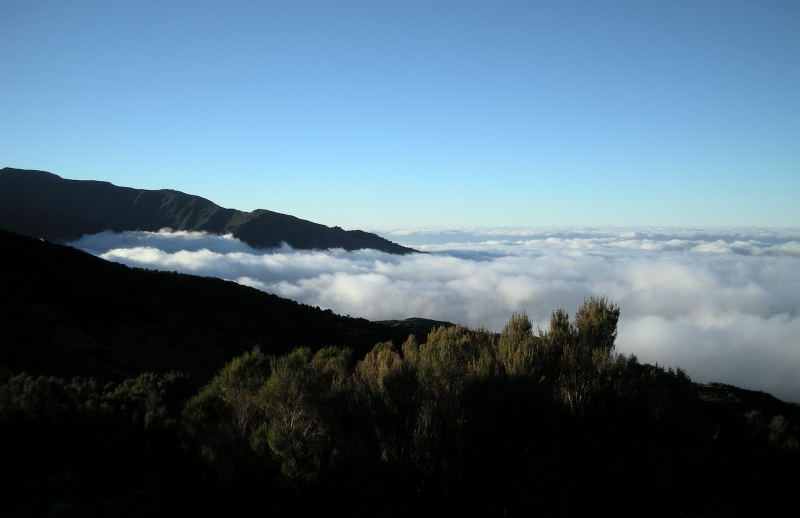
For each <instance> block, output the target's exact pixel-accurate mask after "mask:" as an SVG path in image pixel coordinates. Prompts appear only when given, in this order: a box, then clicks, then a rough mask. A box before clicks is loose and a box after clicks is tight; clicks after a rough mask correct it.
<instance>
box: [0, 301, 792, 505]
mask: <svg viewBox="0 0 800 518" xmlns="http://www.w3.org/2000/svg"><path fill="white" fill-rule="evenodd" d="M618 319H619V308H618V307H617V306H616V304H613V303H611V302H609V301H608V300H606V299H603V298H590V299H587V300H586V301H585V302H584V304H583V305H581V307H580V308H579V309H578V311H577V313H576V314H575V318H574V320H570V318H569V315H568V314H567V313H566V312H565V311H563V310H561V309H557V310H555V311H554V312H553V313H552V315H551V317H550V324H549V326H548V327H547V328H546V329H544V330H537V331H536V332H535V331H534V328H533V325H532V323H531V321H530V319H529V318H528V317H527V316H526V315H524V314H515V315H512V317H511V318H510V320H509V322H508V324H507V325H506V326H505V327H504V329H503V330H502V332H501V333H499V334H494V333H491V332H488V331H485V330H480V329H477V330H472V329H466V328H463V327H459V326H454V327H439V328H436V329H434V330H432V331H431V332H430V333H428V334H427V336H426V337H425V338H424V340H420V341H417V339H416V337H414V336H413V335H412V336H409V338H408V339H407V340H406V341H405V342H404V343H403V344H402V345H399V346H398V344H396V343H394V342H391V341H383V342H379V343H377V344H376V345H375V346H374V347H373V348H372V350H370V351H368V352H366V353H365V354H363V356H361V357H360V358H359V357H354V355H353V353H352V351H351V350H349V349H343V348H336V347H324V348H321V349H318V350H316V351H314V350H312V349H311V348H303V347H301V348H296V349H294V350H292V351H291V352H289V353H287V354H284V355H280V356H269V355H267V354H265V353H264V352H263V351H262V350H261V349H260V348H254V349H253V350H251V351H250V352H247V353H245V354H243V355H241V356H239V357H237V358H235V359H233V360H232V361H230V362H229V363H228V364H227V365H225V366H224V367H223V368H222V369H221V370H220V371H219V372H218V373H217V375H216V376H215V377H214V378H213V379H212V380H211V381H210V382H209V383H208V384H206V385H205V386H203V387H202V388H201V389H200V390H199V391H197V392H196V393H195V394H194V395H192V396H191V397H190V396H189V394H188V392H187V391H186V386H187V385H186V382H187V380H186V377H185V376H183V375H180V374H175V373H168V374H162V375H155V374H151V373H146V374H142V375H140V376H137V377H135V378H131V379H128V380H125V381H122V382H120V383H117V384H101V383H98V382H97V381H95V380H92V379H87V378H75V379H72V380H69V381H67V380H63V379H61V378H54V377H46V376H31V375H28V374H25V373H22V374H13V373H12V372H10V371H8V370H3V369H0V425H1V426H3V428H4V430H5V431H6V432H7V434H6V435H7V436H8V437H11V441H6V442H5V444H4V446H3V447H4V448H5V450H4V451H3V452H2V453H4V454H5V456H6V458H8V459H10V461H9V463H8V465H9V466H10V468H11V469H14V470H16V472H18V473H19V474H20V476H19V477H18V480H19V481H20V482H18V483H17V485H16V486H14V487H13V490H12V491H10V492H9V493H8V494H7V495H5V496H6V499H5V500H4V501H5V502H6V504H5V505H6V506H7V507H8V506H10V507H9V508H10V509H12V510H14V511H15V512H17V513H18V514H20V513H24V512H30V513H31V514H43V513H44V512H45V511H48V510H52V509H54V508H56V507H58V506H61V507H58V508H59V509H60V508H63V506H64V505H67V504H69V505H72V506H77V508H78V509H81V510H83V511H86V512H85V513H83V514H102V513H100V512H99V511H97V510H98V509H101V508H102V509H119V505H118V504H119V503H120V502H123V501H125V502H130V501H131V499H133V501H134V502H135V505H132V506H130V505H129V506H128V510H129V511H130V512H131V513H132V514H135V515H154V514H176V513H186V512H193V513H194V514H220V513H222V514H234V515H238V514H244V513H245V512H250V511H252V510H255V509H258V510H259V511H261V512H264V513H267V514H277V515H285V514H321V513H326V514H332V515H348V516H352V515H369V516H381V515H408V514H420V513H422V514H427V513H431V514H433V513H437V514H448V515H450V514H452V515H464V516H521V515H540V516H603V515H609V514H612V513H613V514H615V515H641V514H657V515H663V516H678V515H681V516H717V515H725V516H746V515H753V514H763V513H764V512H768V511H770V510H771V508H772V507H776V506H777V504H776V503H777V502H780V503H783V504H787V503H788V504H792V505H797V503H798V497H797V496H796V491H795V488H796V485H797V483H798V482H800V451H798V440H797V438H798V436H800V433H799V432H800V430H799V429H798V425H799V424H800V411H798V409H797V407H796V406H793V405H788V404H785V403H782V402H779V401H777V400H774V398H770V397H769V396H767V395H759V394H756V393H749V392H747V391H743V390H742V389H735V388H733V387H728V386H721V385H714V384H710V385H698V384H696V383H693V382H692V381H691V379H689V377H688V376H687V375H686V374H685V373H684V372H683V371H681V370H680V369H678V370H672V369H664V368H661V367H659V366H653V365H646V364H641V363H639V361H638V360H637V359H636V358H635V357H632V356H624V355H620V354H618V353H617V352H616V351H615V346H614V341H615V338H616V330H617V322H618ZM12 444H22V445H24V448H23V450H24V451H22V450H20V451H17V450H19V448H16V449H15V448H12V447H11V445H12ZM31 459H34V460H36V461H37V463H36V466H48V467H47V468H46V469H44V471H42V470H41V468H38V467H37V468H32V467H31V466H32V465H31V464H30V462H27V461H30V460H31ZM112 461H113V466H117V468H110V467H109V462H112ZM26 462H27V463H26ZM122 466H124V468H122ZM97 473H104V474H105V475H104V480H100V477H98V476H97V475H96V474H97ZM65 480H71V481H72V482H70V483H69V484H67V483H66V482H65ZM142 481H144V482H142ZM65 484H66V485H65ZM70 484H71V485H70ZM104 484H105V485H104ZM42 487H45V488H48V489H47V491H49V493H48V494H50V495H51V497H48V499H44V500H36V498H35V496H34V495H36V494H38V492H39V489H37V488H42ZM56 488H61V489H56ZM64 488H66V489H64ZM87 488H89V489H87ZM98 488H99V489H98ZM130 488H134V489H133V490H132V491H133V492H131V489H130ZM620 488H624V491H620ZM131 495H135V496H131ZM115 506H116V507H115ZM192 509H193V510H194V511H192ZM773 510H774V509H773ZM108 512H109V513H110V512H111V511H108Z"/></svg>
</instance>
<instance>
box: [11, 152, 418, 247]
mask: <svg viewBox="0 0 800 518" xmlns="http://www.w3.org/2000/svg"><path fill="white" fill-rule="evenodd" d="M0 228H2V229H5V230H10V231H13V232H18V233H21V234H26V235H30V236H35V237H44V238H46V239H49V240H51V241H57V242H65V241H70V240H73V239H77V238H79V237H80V236H81V235H84V234H94V233H97V232H102V231H106V230H110V231H114V232H124V231H133V230H145V231H153V232H156V231H158V230H160V229H162V228H171V229H173V230H193V231H203V232H208V233H211V234H233V236H234V237H236V238H237V239H240V240H241V241H243V242H245V243H247V244H248V245H250V246H252V247H254V248H273V247H278V246H281V243H286V244H288V245H289V246H291V247H292V248H298V249H327V248H343V249H345V250H358V249H364V248H369V249H374V250H380V251H382V252H387V253H390V254H407V253H412V252H416V250H414V249H412V248H408V247H404V246H402V245H399V244H397V243H394V242H392V241H389V240H388V239H384V238H382V237H380V236H378V235H376V234H371V233H369V232H364V231H361V230H344V229H342V228H341V227H338V226H334V227H328V226H326V225H321V224H319V223H313V222H311V221H306V220H303V219H300V218H297V217H295V216H291V215H288V214H281V213H279V212H273V211H270V210H267V209H257V210H254V211H251V212H243V211H239V210H235V209H226V208H223V207H220V206H219V205H217V204H215V203H213V202H212V201H210V200H207V199H206V198H202V197H200V196H194V195H192V194H186V193H184V192H181V191H176V190H173V189H159V190H148V189H135V188H131V187H120V186H116V185H114V184H112V183H109V182H104V181H95V180H69V179H65V178H62V177H60V176H58V175H56V174H53V173H50V172H47V171H37V170H28V169H15V168H11V167H6V168H3V169H2V170H0Z"/></svg>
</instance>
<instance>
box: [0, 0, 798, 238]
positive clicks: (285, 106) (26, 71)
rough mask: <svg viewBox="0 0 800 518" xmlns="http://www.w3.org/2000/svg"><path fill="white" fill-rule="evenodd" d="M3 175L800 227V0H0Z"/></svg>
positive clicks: (527, 220)
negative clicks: (15, 172)
mask: <svg viewBox="0 0 800 518" xmlns="http://www.w3.org/2000/svg"><path fill="white" fill-rule="evenodd" d="M0 66H2V72H3V73H2V80H0V166H11V167H20V168H34V169H43V170H48V171H52V172H54V173H57V174H59V175H61V176H64V177H67V178H85V179H100V180H108V181H111V182H113V183H116V184H118V185H128V186H134V187H144V188H163V187H168V188H175V189H178V190H182V191H185V192H189V193H193V194H199V195H202V196H205V197H207V198H210V199H211V200H213V201H215V202H217V203H219V204H221V205H223V206H228V207H235V208H239V209H248V210H249V209H254V208H268V209H272V210H276V211H280V212H286V213H290V214H294V215H297V216H299V217H303V218H306V219H311V220H314V221H318V222H321V223H326V224H328V225H341V226H344V227H347V228H388V227H414V226H474V225H488V226H498V225H515V226H524V225H695V226H709V225H710V226H715V225H758V226H762V225H767V226H770V225H771V226H799V225H800V2H799V1H797V0H787V1H773V0H752V1H736V0H724V1H702V0H691V1H677V0H672V1H646V0H637V1H629V2H614V1H603V2H600V1H597V2H595V1H580V2H578V1H566V0H561V1H553V2H538V1H526V2H508V1H484V2H470V1H464V0H460V1H453V2H445V1H434V0H427V1H420V2H416V1H410V0H401V1H388V0H387V1H382V0H372V1H363V2H349V1H346V0H336V1H333V0H331V1H319V2H306V1H302V0H292V1H286V2H269V1H260V2H237V1H219V2H201V1H197V0H195V1H191V2H177V1H163V0H162V1H156V2H151V1H143V0H138V1H131V2H122V1H108V0H102V1H97V2H87V1H79V0H71V1H63V0H55V1H38V0H20V1H17V0H0Z"/></svg>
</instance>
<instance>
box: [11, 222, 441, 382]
mask: <svg viewBox="0 0 800 518" xmlns="http://www.w3.org/2000/svg"><path fill="white" fill-rule="evenodd" d="M0 257H1V258H2V268H0V287H1V289H0V297H2V311H0V365H2V366H5V367H8V368H10V369H11V370H12V371H16V372H18V371H22V370H27V371H29V372H33V373H41V374H55V375H60V376H67V377H69V376H77V375H81V376H92V377H95V378H100V379H122V378H125V377H130V376H135V375H138V374H140V373H142V372H145V371H154V372H165V371H168V370H177V371H182V372H186V373H188V374H190V375H191V376H192V377H193V378H196V380H197V382H198V383H204V382H205V381H207V379H208V378H210V376H211V375H212V374H213V373H214V372H216V371H217V370H218V369H219V368H220V367H221V366H222V365H224V364H225V362H227V361H229V360H230V359H231V358H233V357H234V356H236V355H238V354H241V353H243V352H244V351H247V350H249V349H251V348H252V347H253V346H256V345H259V346H260V347H261V348H262V350H264V351H266V352H268V353H274V354H282V353H285V352H287V351H289V350H290V349H291V348H293V347H298V346H306V347H312V348H314V349H317V348H319V347H322V346H325V345H330V344H340V343H348V344H352V345H353V347H355V348H356V349H359V348H360V349H362V350H366V349H367V348H369V347H371V346H372V345H374V344H375V343H376V342H377V341H380V340H387V339H394V340H402V339H405V338H406V337H407V336H408V334H409V332H408V331H409V329H408V328H407V327H404V326H400V327H393V326H390V325H385V324H379V323H374V322H369V321H367V320H365V319H357V318H349V317H343V316H339V315H336V314H334V313H332V312H331V311H323V310H320V309H319V308H315V307H310V306H306V305H303V304H298V303H296V302H293V301H290V300H287V299H283V298H280V297H277V296H275V295H270V294H267V293H264V292H261V291H258V290H256V289H253V288H248V287H245V286H240V285H238V284H236V283H233V282H228V281H223V280H220V279H215V278H208V277H197V276H193V275H184V274H178V273H170V272H156V271H148V270H141V269H136V268H129V267H126V266H123V265H120V264H116V263H111V262H108V261H105V260H102V259H99V258H97V257H94V256H92V255H90V254H87V253H84V252H81V251H79V250H76V249H74V248H71V247H68V246H64V245H57V244H53V243H49V242H46V241H41V240H38V239H33V238H29V237H25V236H20V235H17V234H13V233H10V232H4V231H0ZM433 326H434V324H433V323H430V324H429V325H427V326H425V325H424V323H423V325H421V326H420V323H419V322H416V323H415V326H414V327H415V329H414V330H415V331H417V332H422V333H427V331H429V330H430V329H431V328H432V327H433Z"/></svg>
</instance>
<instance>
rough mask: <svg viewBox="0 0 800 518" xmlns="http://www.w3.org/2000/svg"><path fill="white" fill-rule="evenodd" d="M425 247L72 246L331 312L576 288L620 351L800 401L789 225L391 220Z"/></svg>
mask: <svg viewBox="0 0 800 518" xmlns="http://www.w3.org/2000/svg"><path fill="white" fill-rule="evenodd" d="M385 235H386V237H389V238H390V239H393V240H397V241H400V242H402V244H406V245H410V246H413V247H415V248H417V249H420V250H425V251H427V252H429V253H428V254H412V255H407V256H396V255H390V254H385V253H382V252H376V251H373V250H361V251H356V252H345V251H341V250H332V251H301V250H292V249H290V248H288V247H284V248H281V249H274V250H266V251H265V250H254V249H252V248H250V247H249V246H247V245H246V244H244V243H242V242H240V241H238V240H236V239H234V238H233V237H232V236H213V235H207V234H202V233H193V232H166V231H162V232H158V233H153V232H125V233H122V234H114V233H110V232H104V233H101V234H95V235H92V236H84V237H83V238H81V239H80V240H79V241H76V242H74V243H72V245H73V246H75V247H77V248H81V249H84V250H87V251H90V252H92V253H94V254H96V255H99V256H100V257H103V258H104V259H108V260H111V261H117V262H121V263H124V264H127V265H130V266H138V267H145V268H155V269H162V270H177V271H181V272H187V273H193V274H198V275H207V276H215V277H222V278H225V279H230V280H235V281H236V282H239V283H241V284H246V285H248V286H253V287H256V288H258V289H261V290H264V291H268V292H270V293H275V294H278V295H281V296H284V297H288V298H291V299H294V300H298V301H300V302H304V303H307V304H311V305H315V306H320V307H323V308H330V309H332V310H334V311H336V312H338V313H343V314H350V315H353V316H363V317H366V318H369V319H373V320H378V319H393V318H407V317H412V316H422V317H427V318H434V319H440V320H449V321H452V322H460V323H463V324H466V325H469V326H473V327H475V326H483V327H488V328H490V329H493V330H499V329H500V328H502V326H503V324H504V323H505V322H506V320H507V319H508V317H509V316H510V314H511V313H512V312H517V311H525V312H527V313H528V315H529V316H530V317H531V319H532V320H534V321H535V322H537V323H538V324H539V325H542V326H543V325H544V324H545V323H546V322H547V320H548V318H549V314H550V312H551V311H552V310H553V309H554V308H556V307H562V308H564V309H567V311H570V312H573V311H574V310H575V309H576V308H577V307H578V305H580V303H581V302H582V301H583V299H584V298H585V297H587V296H591V295H605V296H608V297H610V298H611V299H613V300H615V301H616V302H618V303H619V304H620V306H621V308H622V318H621V321H620V330H619V337H618V339H617V345H618V348H619V350H621V351H622V352H626V353H634V354H636V355H637V356H638V357H639V358H640V359H641V360H642V361H647V362H658V363H659V364H662V365H672V366H680V367H683V368H684V369H685V370H686V371H687V372H688V373H689V374H690V375H691V376H692V377H693V378H694V379H696V380H698V381H722V382H726V383H732V384H736V385H739V386H742V387H746V388H751V389H757V390H766V391H768V392H771V393H773V394H775V395H777V396H779V397H782V398H784V399H790V400H794V401H800V231H797V230H795V229H787V230H763V229H757V230H751V229H731V230H726V231H719V230H717V231H707V230H697V229H656V230H652V229H646V230H626V229H614V230H603V229H590V230H581V229H568V230H564V229H545V230H529V229H522V230H520V229H494V230H492V231H486V230H466V231H465V230H459V231H445V232H443V231H423V232H420V231H392V232H386V233H385Z"/></svg>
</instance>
